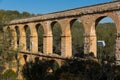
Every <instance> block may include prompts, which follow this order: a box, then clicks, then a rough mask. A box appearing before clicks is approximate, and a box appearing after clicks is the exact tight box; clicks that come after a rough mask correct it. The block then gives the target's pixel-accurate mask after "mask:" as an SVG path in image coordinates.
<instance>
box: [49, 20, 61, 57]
mask: <svg viewBox="0 0 120 80" xmlns="http://www.w3.org/2000/svg"><path fill="white" fill-rule="evenodd" d="M51 28H52V35H53V53H55V54H58V55H61V35H62V30H61V25H60V24H59V23H58V22H56V21H55V22H53V23H51Z"/></svg>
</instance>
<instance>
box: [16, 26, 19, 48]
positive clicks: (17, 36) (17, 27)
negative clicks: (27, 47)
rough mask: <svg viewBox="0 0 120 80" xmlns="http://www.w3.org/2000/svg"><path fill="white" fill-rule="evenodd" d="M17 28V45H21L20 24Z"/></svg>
mask: <svg viewBox="0 0 120 80" xmlns="http://www.w3.org/2000/svg"><path fill="white" fill-rule="evenodd" d="M15 30H16V34H17V35H16V36H17V46H19V42H20V41H19V40H20V31H19V28H18V26H15Z"/></svg>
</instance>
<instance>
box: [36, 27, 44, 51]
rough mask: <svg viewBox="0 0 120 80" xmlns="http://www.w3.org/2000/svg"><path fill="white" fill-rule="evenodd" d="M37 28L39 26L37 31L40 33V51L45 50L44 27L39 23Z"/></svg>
mask: <svg viewBox="0 0 120 80" xmlns="http://www.w3.org/2000/svg"><path fill="white" fill-rule="evenodd" d="M36 28H37V33H38V51H40V52H43V35H44V29H43V26H42V25H38V26H37V27H36Z"/></svg>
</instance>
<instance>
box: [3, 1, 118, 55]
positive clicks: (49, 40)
mask: <svg viewBox="0 0 120 80" xmlns="http://www.w3.org/2000/svg"><path fill="white" fill-rule="evenodd" d="M105 17H110V18H111V19H112V20H113V21H114V23H115V25H116V30H117V33H116V36H117V38H116V52H115V53H116V54H119V53H120V39H119V37H120V35H119V34H120V1H116V2H109V3H104V4H98V5H93V6H87V7H81V8H76V9H70V10H65V11H60V12H55V13H49V14H45V15H41V16H35V17H31V18H26V19H19V20H13V21H11V22H10V23H9V24H7V25H6V26H5V28H6V27H9V28H10V29H11V30H13V36H14V39H13V40H14V41H15V43H14V48H17V47H18V46H19V45H18V42H17V35H18V34H17V33H16V28H17V29H19V32H20V33H19V37H20V38H19V44H20V45H22V46H23V48H22V50H21V51H23V52H27V47H26V46H27V43H26V34H25V28H26V27H29V29H30V32H31V35H30V41H31V43H30V44H32V45H31V46H30V47H31V50H30V51H29V52H33V53H37V52H38V33H37V26H38V25H42V26H43V29H44V35H43V54H46V55H52V54H54V53H53V35H52V27H53V25H54V24H55V23H59V24H60V26H61V30H62V35H61V55H60V56H62V57H71V56H72V36H71V30H70V26H71V25H72V23H73V22H74V21H75V20H80V21H81V23H82V24H83V26H84V30H85V33H84V47H87V49H88V52H93V53H94V55H95V56H97V39H96V38H97V36H96V25H97V24H98V23H99V21H100V20H101V19H103V18H105ZM56 34H57V33H56ZM78 35H79V34H78ZM88 42H90V45H86V44H87V43H88ZM88 52H87V50H86V48H84V53H85V54H87V53H88Z"/></svg>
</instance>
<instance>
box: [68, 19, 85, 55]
mask: <svg viewBox="0 0 120 80" xmlns="http://www.w3.org/2000/svg"><path fill="white" fill-rule="evenodd" d="M70 29H71V36H72V54H73V56H79V57H82V55H83V54H84V36H83V34H84V27H83V24H82V22H81V21H80V20H79V19H73V20H72V21H71V22H70Z"/></svg>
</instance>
